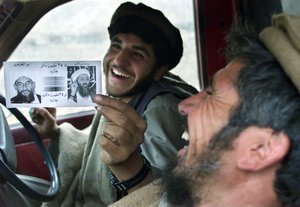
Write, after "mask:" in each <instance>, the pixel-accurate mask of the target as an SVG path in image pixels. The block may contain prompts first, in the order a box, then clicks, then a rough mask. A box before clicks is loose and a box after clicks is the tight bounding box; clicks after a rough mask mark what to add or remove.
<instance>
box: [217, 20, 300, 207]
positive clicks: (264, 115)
mask: <svg viewBox="0 0 300 207" xmlns="http://www.w3.org/2000/svg"><path fill="white" fill-rule="evenodd" d="M245 28H246V29H245ZM226 39H227V42H228V47H227V49H226V55H227V58H228V61H230V60H232V59H235V60H236V59H238V60H241V61H242V62H243V63H245V66H244V67H243V68H242V69H241V71H240V73H239V75H238V78H237V81H236V83H235V87H236V89H237V91H238V93H239V96H240V104H239V106H238V107H237V108H235V109H234V110H233V111H232V113H231V117H230V120H229V124H228V125H227V126H226V127H224V128H223V129H222V132H220V133H219V137H218V139H221V140H222V144H223V147H225V148H230V147H231V146H230V145H231V143H232V140H233V139H234V138H235V137H237V135H238V134H239V133H240V132H241V131H242V130H244V129H246V128H247V127H249V126H258V127H269V128H272V129H273V130H275V131H276V132H284V133H285V134H287V135H288V137H289V139H290V142H291V146H290V149H289V153H288V154H287V156H286V157H285V158H284V160H283V161H282V163H281V167H280V169H279V170H278V171H277V172H276V179H275V181H274V188H275V191H276V193H277V195H278V198H279V200H280V201H281V202H282V204H284V205H285V206H288V207H299V206H300V161H299V160H300V148H299V147H300V94H299V91H298V90H297V88H296V87H295V86H294V85H293V83H292V82H291V80H290V79H289V78H288V76H287V75H286V73H285V72H284V70H283V69H282V67H281V66H280V65H279V63H278V62H277V61H276V59H275V58H274V57H273V55H272V54H271V53H270V52H269V51H268V50H267V49H266V48H265V47H264V45H263V44H262V43H261V41H260V40H259V39H258V37H257V35H255V34H254V33H252V32H249V27H244V28H242V29H241V27H240V26H237V27H234V28H232V30H231V32H230V33H229V34H228V35H227V38H226ZM299 69H300V68H299Z"/></svg>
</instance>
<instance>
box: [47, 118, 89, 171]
mask: <svg viewBox="0 0 300 207" xmlns="http://www.w3.org/2000/svg"><path fill="white" fill-rule="evenodd" d="M89 130H90V127H87V128H86V129H84V130H79V129H76V128H75V127H74V126H73V125H71V124H69V123H63V124H61V125H60V126H59V128H58V137H56V138H54V139H52V140H51V142H50V144H49V152H50V154H51V157H52V159H53V161H54V164H55V165H56V166H57V165H58V161H59V159H61V158H60V157H62V156H72V157H74V158H75V157H78V158H80V159H81V158H82V155H83V151H84V146H85V144H86V141H87V138H88V132H89Z"/></svg>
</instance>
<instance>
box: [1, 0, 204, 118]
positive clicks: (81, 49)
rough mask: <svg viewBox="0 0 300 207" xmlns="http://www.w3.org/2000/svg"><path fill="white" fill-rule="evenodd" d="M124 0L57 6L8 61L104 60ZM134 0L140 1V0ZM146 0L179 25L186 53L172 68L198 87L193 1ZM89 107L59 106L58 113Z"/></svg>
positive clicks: (79, 1)
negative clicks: (111, 28)
mask: <svg viewBox="0 0 300 207" xmlns="http://www.w3.org/2000/svg"><path fill="white" fill-rule="evenodd" d="M122 2H124V1H120V0H114V1H111V0H76V1H71V2H68V3H66V4H64V5H61V6H59V7H58V8H55V9H54V10H52V11H50V12H49V13H48V14H46V15H45V16H44V17H43V18H42V19H41V20H40V21H39V22H38V23H37V24H36V25H35V26H34V28H33V29H32V30H31V31H30V32H29V33H28V35H27V36H26V37H25V38H24V40H23V41H22V42H21V44H20V45H19V46H18V48H17V49H16V50H15V51H14V53H13V54H12V55H11V57H10V59H9V61H63V60H101V61H102V58H103V56H104V54H105V52H106V50H107V48H108V46H109V36H108V33H107V27H108V25H109V22H110V18H111V16H112V14H113V12H114V11H115V9H116V8H117V7H118V6H119V5H120V4H121V3H122ZM132 2H135V3H138V2H140V0H139V1H136V0H132ZM143 3H145V4H147V5H149V6H152V7H154V8H157V9H160V10H161V11H163V13H164V14H165V15H166V16H167V17H168V18H169V19H170V20H171V22H173V24H175V26H177V27H178V28H179V29H180V31H181V34H182V37H183V42H184V55H183V58H182V59H181V62H180V63H179V65H178V66H177V67H176V68H175V69H173V70H172V71H173V72H174V73H175V74H178V75H180V76H181V77H182V78H183V79H184V80H186V81H187V82H189V83H190V84H192V85H194V86H195V87H196V88H197V89H199V82H198V74H197V62H196V48H195V45H196V44H195V32H194V17H193V12H191V11H193V1H192V0H182V1H169V0H159V1H157V0H143ZM1 71H2V70H1ZM1 84H3V80H1ZM1 87H2V88H1V89H3V86H1ZM2 91H3V90H2ZM90 109H91V108H59V109H58V115H62V114H69V113H73V112H76V111H82V110H90ZM22 110H23V109H22ZM25 114H28V109H25Z"/></svg>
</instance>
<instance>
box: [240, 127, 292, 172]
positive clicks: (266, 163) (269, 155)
mask: <svg viewBox="0 0 300 207" xmlns="http://www.w3.org/2000/svg"><path fill="white" fill-rule="evenodd" d="M236 147H237V149H238V153H239V154H238V155H237V157H238V158H237V167H238V168H240V169H242V170H246V171H259V170H263V169H266V168H269V167H271V166H275V165H277V164H279V163H280V162H281V161H282V160H283V158H284V157H285V156H286V154H287V153H288V151H289V148H290V140H289V138H288V136H287V134H285V133H283V132H275V131H274V130H273V129H270V128H259V127H249V128H247V129H245V130H244V131H243V132H242V133H241V134H240V136H239V137H238V139H237V143H236Z"/></svg>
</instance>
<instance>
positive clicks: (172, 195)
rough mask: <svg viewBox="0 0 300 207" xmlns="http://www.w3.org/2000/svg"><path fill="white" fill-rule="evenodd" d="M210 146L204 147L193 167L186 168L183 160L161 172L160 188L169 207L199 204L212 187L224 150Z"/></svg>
mask: <svg viewBox="0 0 300 207" xmlns="http://www.w3.org/2000/svg"><path fill="white" fill-rule="evenodd" d="M212 145H214V144H212ZM212 145H211V144H209V146H207V147H206V150H205V151H204V152H203V153H202V155H200V156H199V157H198V159H197V162H195V164H194V165H192V166H186V165H185V164H184V160H178V161H177V163H175V162H173V164H172V165H170V166H169V167H168V168H167V169H166V170H165V171H164V172H163V174H162V186H163V187H164V190H165V192H166V193H167V200H168V204H169V206H174V207H175V206H193V205H195V204H200V203H201V201H202V199H203V198H204V193H205V192H207V189H208V187H210V188H211V186H213V185H214V182H215V180H214V178H215V177H216V176H217V175H218V174H219V172H220V163H221V162H220V158H221V157H222V155H223V153H224V150H223V149H221V148H217V149H214V148H213V147H211V146H212Z"/></svg>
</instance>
